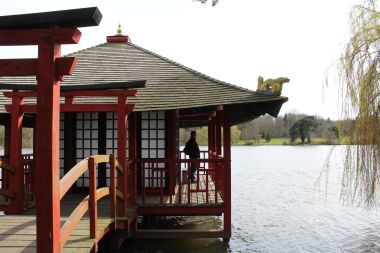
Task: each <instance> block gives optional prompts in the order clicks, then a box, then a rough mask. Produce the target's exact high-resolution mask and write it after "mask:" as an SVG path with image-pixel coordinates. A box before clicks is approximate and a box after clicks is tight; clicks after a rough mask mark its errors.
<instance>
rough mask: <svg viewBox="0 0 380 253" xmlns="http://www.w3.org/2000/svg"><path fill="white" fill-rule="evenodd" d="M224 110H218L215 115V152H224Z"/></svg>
mask: <svg viewBox="0 0 380 253" xmlns="http://www.w3.org/2000/svg"><path fill="white" fill-rule="evenodd" d="M221 114H222V112H220V111H217V112H216V117H215V152H216V154H217V155H221V154H222V115H221Z"/></svg>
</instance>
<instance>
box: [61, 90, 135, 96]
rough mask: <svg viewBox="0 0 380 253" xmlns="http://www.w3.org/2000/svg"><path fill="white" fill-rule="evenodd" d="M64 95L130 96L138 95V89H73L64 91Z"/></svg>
mask: <svg viewBox="0 0 380 253" xmlns="http://www.w3.org/2000/svg"><path fill="white" fill-rule="evenodd" d="M61 95H62V96H74V97H75V96H86V97H87V96H89V97H97V96H99V97H103V96H109V97H116V96H117V97H118V96H121V95H123V96H128V97H134V96H136V95H137V90H72V91H62V94H61Z"/></svg>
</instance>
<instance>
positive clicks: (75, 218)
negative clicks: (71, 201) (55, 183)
mask: <svg viewBox="0 0 380 253" xmlns="http://www.w3.org/2000/svg"><path fill="white" fill-rule="evenodd" d="M109 193H110V192H109V188H108V187H103V188H99V189H97V190H96V200H97V201H98V200H100V199H102V198H104V197H105V196H107V195H109ZM89 199H90V196H86V197H85V198H84V199H83V200H82V201H81V202H80V203H79V204H78V205H77V207H76V208H75V209H74V211H73V212H72V213H71V214H70V216H69V217H68V218H67V220H66V222H65V223H64V224H63V226H62V228H61V248H62V247H63V246H64V245H65V243H66V241H67V239H68V238H69V236H70V235H71V232H73V230H74V229H75V227H76V226H77V225H78V223H79V222H80V220H81V219H82V218H83V216H84V215H85V214H86V212H87V211H88V209H89V205H88V202H89Z"/></svg>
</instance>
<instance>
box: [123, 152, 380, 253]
mask: <svg viewBox="0 0 380 253" xmlns="http://www.w3.org/2000/svg"><path fill="white" fill-rule="evenodd" d="M330 149H331V147H330V146H294V147H293V146H242V147H233V148H232V225H233V228H232V238H231V241H230V243H229V244H224V243H223V242H222V241H221V240H219V239H181V240H134V241H132V240H128V241H126V242H125V243H124V248H123V250H122V251H121V252H134V253H137V252H149V253H159V252H160V253H161V252H380V219H379V218H380V217H379V214H378V211H372V212H370V211H366V210H363V209H361V208H355V207H344V206H343V205H342V204H341V203H340V202H339V193H340V182H339V178H340V175H341V170H342V167H341V161H342V157H343V148H342V147H337V148H336V149H335V150H334V151H333V153H332V156H331V159H330V171H329V182H328V187H327V190H326V188H325V187H324V184H323V183H322V189H321V190H320V191H319V190H315V189H316V182H317V178H318V176H319V175H320V173H321V171H322V168H323V164H324V162H325V160H326V157H327V156H328V154H329V151H330ZM323 182H324V181H323ZM175 221H176V222H177V225H178V224H179V225H178V226H184V227H191V228H199V227H204V228H207V227H218V226H220V219H218V218H208V217H204V218H199V220H197V219H190V220H186V219H182V218H181V219H177V220H175Z"/></svg>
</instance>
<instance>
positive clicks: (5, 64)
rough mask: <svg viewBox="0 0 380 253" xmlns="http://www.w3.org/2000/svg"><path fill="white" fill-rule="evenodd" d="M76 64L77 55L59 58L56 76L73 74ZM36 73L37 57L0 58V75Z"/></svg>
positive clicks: (56, 65) (29, 74)
mask: <svg viewBox="0 0 380 253" xmlns="http://www.w3.org/2000/svg"><path fill="white" fill-rule="evenodd" d="M75 65H76V59H75V57H62V58H57V60H56V62H55V68H56V76H62V75H72V73H73V71H74V68H75ZM36 74H37V59H0V76H35V75H36ZM28 95H29V94H28Z"/></svg>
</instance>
